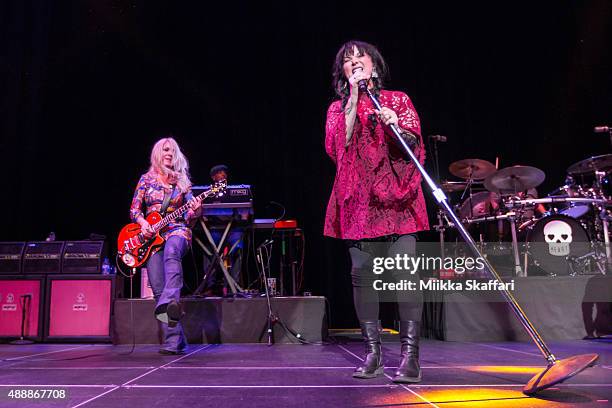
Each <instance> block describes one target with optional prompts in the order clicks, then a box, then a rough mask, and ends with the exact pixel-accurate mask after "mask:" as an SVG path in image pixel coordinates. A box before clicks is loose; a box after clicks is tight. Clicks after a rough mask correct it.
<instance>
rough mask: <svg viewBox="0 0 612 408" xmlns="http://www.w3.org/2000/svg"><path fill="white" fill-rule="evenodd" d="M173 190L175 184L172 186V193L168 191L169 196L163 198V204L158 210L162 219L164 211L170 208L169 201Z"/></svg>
mask: <svg viewBox="0 0 612 408" xmlns="http://www.w3.org/2000/svg"><path fill="white" fill-rule="evenodd" d="M175 189H176V184H173V185H172V191H170V194H166V195H165V196H164V202H163V203H162V207H161V210H159V213H160V214H161V216H162V217H164V216H165V215H166V210H167V209H168V207H169V206H170V200H171V199H172V196H173V195H174V190H175Z"/></svg>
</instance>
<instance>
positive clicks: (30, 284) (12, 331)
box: [0, 275, 45, 341]
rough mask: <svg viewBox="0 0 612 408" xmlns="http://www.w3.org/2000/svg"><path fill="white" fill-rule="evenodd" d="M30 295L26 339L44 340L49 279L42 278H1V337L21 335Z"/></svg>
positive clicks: (40, 276)
mask: <svg viewBox="0 0 612 408" xmlns="http://www.w3.org/2000/svg"><path fill="white" fill-rule="evenodd" d="M27 295H29V299H28V301H27V302H26V303H25V305H26V310H25V312H26V313H25V319H24V322H25V324H24V338H27V339H30V340H34V341H40V340H42V337H43V317H44V309H43V306H44V304H45V302H44V296H45V277H44V276H42V275H39V276H28V275H3V276H0V338H5V339H9V338H18V337H20V336H21V321H22V318H23V306H24V296H27Z"/></svg>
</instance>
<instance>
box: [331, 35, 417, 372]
mask: <svg viewBox="0 0 612 408" xmlns="http://www.w3.org/2000/svg"><path fill="white" fill-rule="evenodd" d="M386 76H387V65H386V64H385V61H384V60H383V58H382V56H381V55H380V52H379V51H378V49H376V47H375V46H373V45H371V44H368V43H365V42H361V41H349V42H347V43H346V44H344V45H342V47H340V50H339V51H338V53H337V55H336V59H335V63H334V66H333V86H334V89H335V91H336V94H337V96H338V100H336V101H334V102H333V103H332V104H331V106H330V107H329V109H328V112H327V123H326V136H325V149H326V151H327V154H328V155H329V156H330V158H331V159H332V161H333V162H334V163H335V164H336V177H335V181H334V186H333V189H332V193H331V197H330V199H329V204H328V206H327V214H326V218H325V231H324V233H325V235H326V236H329V237H334V238H340V239H343V240H345V242H346V243H347V246H348V248H349V254H350V257H351V262H352V269H351V278H352V284H353V300H354V303H355V311H356V313H357V318H358V319H359V324H360V326H361V331H362V334H363V338H364V341H365V344H366V358H365V361H364V363H363V364H362V365H361V366H360V367H357V368H356V370H355V372H354V373H353V377H356V378H374V377H376V376H378V375H381V374H382V373H383V370H384V365H383V359H382V354H381V344H380V335H379V327H378V319H379V302H380V299H379V292H378V291H377V290H375V289H374V287H373V284H374V280H375V279H380V276H378V275H375V274H374V273H373V270H372V260H373V258H374V257H377V256H380V255H381V254H380V249H381V247H383V248H384V254H382V256H387V257H395V255H396V254H408V255H414V253H415V243H416V239H415V237H414V236H413V235H411V234H414V233H416V232H418V231H422V230H427V229H429V223H428V219H427V212H426V208H425V200H424V198H423V192H422V190H421V176H420V174H419V172H418V171H417V169H416V167H415V166H414V165H413V164H412V163H411V162H410V161H409V159H407V158H405V157H404V154H403V153H402V151H401V150H400V148H399V147H398V145H397V144H396V143H397V142H396V140H395V136H394V134H393V133H392V131H391V129H390V128H389V125H391V124H394V125H397V126H398V127H399V128H400V131H402V135H403V138H404V140H405V141H406V142H407V143H408V145H409V146H411V147H412V149H413V150H414V152H415V154H416V156H417V157H418V158H419V160H420V162H421V163H423V162H424V160H425V149H424V148H423V143H422V138H421V136H420V135H421V126H420V122H419V117H418V115H417V113H416V111H415V109H414V106H413V105H412V102H411V101H410V98H408V96H407V95H406V94H405V93H403V92H399V91H389V90H386V89H383V85H384V82H383V81H384V79H385V78H386ZM360 82H361V83H362V84H363V85H365V86H367V87H368V88H369V89H370V91H371V92H372V93H374V94H375V95H377V96H378V99H379V101H380V103H381V105H382V106H383V107H382V109H381V110H380V111H378V110H376V109H375V107H374V106H373V104H372V102H371V101H370V99H369V98H368V97H367V95H366V94H365V93H364V92H361V91H360V90H359V83H360ZM385 243H386V246H385ZM381 276H382V275H381ZM415 276H417V275H410V274H406V273H405V271H397V270H396V271H394V272H393V273H392V274H391V275H390V277H389V279H391V280H393V281H395V282H399V281H400V280H403V279H411V280H414V279H415ZM395 300H397V303H398V310H399V316H400V339H401V362H400V364H399V367H398V369H397V371H396V373H395V376H394V378H393V381H394V382H418V381H420V380H421V371H420V367H419V326H420V320H421V312H422V294H421V292H420V291H419V290H415V291H408V290H406V291H397V298H396V299H395Z"/></svg>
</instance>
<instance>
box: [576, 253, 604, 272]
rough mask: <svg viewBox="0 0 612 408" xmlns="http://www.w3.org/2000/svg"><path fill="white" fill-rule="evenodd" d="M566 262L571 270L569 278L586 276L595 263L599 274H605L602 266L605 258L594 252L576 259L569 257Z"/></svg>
mask: <svg viewBox="0 0 612 408" xmlns="http://www.w3.org/2000/svg"><path fill="white" fill-rule="evenodd" d="M567 261H568V264H569V267H570V270H571V274H570V275H571V276H576V275H587V274H588V273H589V272H591V271H592V270H593V263H595V266H596V267H597V269H598V270H599V273H601V274H602V275H605V274H606V268H605V266H603V265H605V264H606V257H605V255H603V254H601V253H599V252H598V251H596V250H595V251H592V252H589V253H588V254H584V255H582V256H578V257H575V256H570V257H568V258H567ZM602 264H603V265H602ZM587 269H588V271H587Z"/></svg>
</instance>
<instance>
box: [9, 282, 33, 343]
mask: <svg viewBox="0 0 612 408" xmlns="http://www.w3.org/2000/svg"><path fill="white" fill-rule="evenodd" d="M21 299H23V303H22V304H21V336H20V337H19V339H18V340H13V341H11V342H10V343H11V344H17V345H20V346H21V345H24V344H32V343H34V342H33V341H32V340H28V339H26V338H25V326H26V321H27V320H28V319H27V318H28V317H29V316H30V307H31V303H32V295H30V294H27V295H21Z"/></svg>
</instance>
